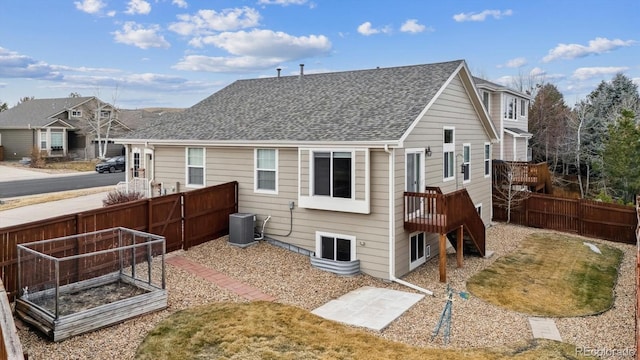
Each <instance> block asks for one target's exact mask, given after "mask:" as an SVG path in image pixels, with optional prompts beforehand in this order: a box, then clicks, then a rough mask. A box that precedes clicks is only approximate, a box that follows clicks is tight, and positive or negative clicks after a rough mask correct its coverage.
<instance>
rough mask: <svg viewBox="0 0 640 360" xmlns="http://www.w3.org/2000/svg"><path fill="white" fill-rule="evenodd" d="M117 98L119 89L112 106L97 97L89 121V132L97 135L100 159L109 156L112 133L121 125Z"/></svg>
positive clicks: (115, 91)
mask: <svg viewBox="0 0 640 360" xmlns="http://www.w3.org/2000/svg"><path fill="white" fill-rule="evenodd" d="M117 98H118V88H117V87H116V89H115V90H114V93H113V95H112V97H111V99H112V103H111V104H108V103H104V102H102V101H101V100H100V99H98V97H96V105H95V111H93V112H92V113H91V115H90V116H89V118H88V119H87V124H88V130H89V131H90V132H92V133H94V134H95V139H96V141H97V143H98V154H97V157H98V158H100V159H104V158H105V157H106V155H107V147H108V143H109V139H110V138H111V135H112V131H114V129H115V128H116V127H118V126H119V125H121V124H120V122H119V121H118V109H117V108H116V105H115V104H116V100H117Z"/></svg>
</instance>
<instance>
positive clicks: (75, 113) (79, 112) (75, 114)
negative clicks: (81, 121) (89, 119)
mask: <svg viewBox="0 0 640 360" xmlns="http://www.w3.org/2000/svg"><path fill="white" fill-rule="evenodd" d="M71 117H82V110H71Z"/></svg>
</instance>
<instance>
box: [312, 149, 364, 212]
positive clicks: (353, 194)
mask: <svg viewBox="0 0 640 360" xmlns="http://www.w3.org/2000/svg"><path fill="white" fill-rule="evenodd" d="M317 153H329V159H330V160H329V181H330V183H329V195H318V194H316V193H315V189H316V184H315V179H316V176H315V175H316V174H315V169H316V164H315V154H317ZM336 153H349V154H350V159H351V179H350V180H351V181H350V182H351V184H350V185H351V191H350V193H351V196H350V197H341V196H335V192H334V189H333V183H334V181H333V179H334V170H333V159H334V154H336ZM309 173H310V174H311V176H310V179H309V180H310V183H311V194H312V195H313V196H322V197H328V198H332V199H347V200H354V199H355V197H356V188H355V185H356V156H355V152H354V151H353V150H348V151H341V150H327V151H325V150H313V151H311V163H310V169H309Z"/></svg>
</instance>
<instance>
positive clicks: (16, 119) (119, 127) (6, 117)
mask: <svg viewBox="0 0 640 360" xmlns="http://www.w3.org/2000/svg"><path fill="white" fill-rule="evenodd" d="M98 128H100V131H98ZM128 130H129V128H128V127H127V126H126V125H124V124H123V123H121V122H120V121H118V110H117V109H116V108H114V107H113V106H112V105H110V104H108V103H105V102H103V101H101V100H100V99H98V98H96V97H94V96H91V97H67V98H55V99H32V100H29V101H24V102H22V103H20V104H18V105H16V106H14V107H12V108H10V109H8V110H6V111H2V112H0V146H2V147H3V149H4V158H5V160H19V159H22V158H23V157H30V156H31V152H32V150H33V149H34V148H35V149H37V150H39V151H40V152H41V153H42V154H43V155H44V156H45V157H67V156H68V157H71V158H81V159H93V158H96V157H98V150H97V149H98V141H102V142H103V144H104V143H105V142H107V145H106V146H107V152H106V157H109V156H116V155H120V154H121V151H122V146H121V145H115V144H113V142H112V141H109V139H108V138H107V139H105V135H107V134H109V137H111V136H121V135H122V134H123V133H124V132H126V131H128ZM99 138H100V139H99Z"/></svg>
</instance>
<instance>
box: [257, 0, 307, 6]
mask: <svg viewBox="0 0 640 360" xmlns="http://www.w3.org/2000/svg"><path fill="white" fill-rule="evenodd" d="M306 2H307V0H258V4H261V5H282V6H289V5H304V4H305V3H306Z"/></svg>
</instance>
